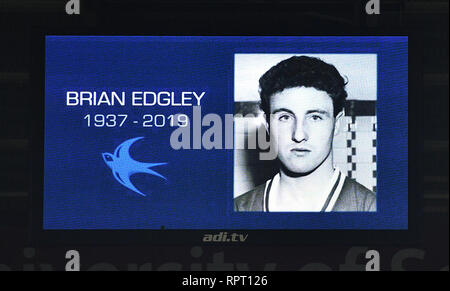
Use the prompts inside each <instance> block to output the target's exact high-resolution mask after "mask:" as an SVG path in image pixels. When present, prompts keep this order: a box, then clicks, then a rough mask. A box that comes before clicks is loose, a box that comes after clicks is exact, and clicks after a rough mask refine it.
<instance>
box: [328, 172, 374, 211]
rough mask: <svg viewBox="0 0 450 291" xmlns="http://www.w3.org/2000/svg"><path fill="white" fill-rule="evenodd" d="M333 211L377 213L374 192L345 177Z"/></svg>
mask: <svg viewBox="0 0 450 291" xmlns="http://www.w3.org/2000/svg"><path fill="white" fill-rule="evenodd" d="M333 211H365V212H373V211H377V197H376V195H375V193H374V192H372V191H370V190H369V189H367V188H366V187H364V186H363V185H361V184H360V183H358V182H356V181H355V180H353V179H351V178H348V177H346V178H345V181H344V185H343V186H342V190H341V193H340V195H339V198H338V200H337V201H336V204H335V206H334V208H333Z"/></svg>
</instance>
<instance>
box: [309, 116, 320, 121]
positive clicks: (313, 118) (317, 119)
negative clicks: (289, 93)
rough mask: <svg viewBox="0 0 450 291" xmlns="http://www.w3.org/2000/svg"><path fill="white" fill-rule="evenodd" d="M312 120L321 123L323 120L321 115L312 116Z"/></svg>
mask: <svg viewBox="0 0 450 291" xmlns="http://www.w3.org/2000/svg"><path fill="white" fill-rule="evenodd" d="M311 119H312V120H313V121H319V120H322V119H323V118H322V116H320V115H311Z"/></svg>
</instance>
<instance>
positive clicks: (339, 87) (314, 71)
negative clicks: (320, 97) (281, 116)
mask: <svg viewBox="0 0 450 291" xmlns="http://www.w3.org/2000/svg"><path fill="white" fill-rule="evenodd" d="M345 85H347V82H346V81H345V80H344V78H342V76H341V75H340V74H339V72H338V71H337V70H336V68H335V67H334V66H333V65H330V64H327V63H325V62H324V61H322V60H321V59H318V58H313V57H307V56H294V57H291V58H289V59H286V60H284V61H281V62H280V63H278V64H277V65H275V66H273V67H272V68H270V70H268V71H267V72H266V73H265V74H264V75H262V77H261V78H260V79H259V87H260V91H259V94H260V96H261V109H262V110H263V111H264V113H265V114H266V118H269V116H270V97H271V96H272V95H274V94H275V93H278V92H281V91H283V90H284V89H286V88H294V87H313V88H316V89H317V90H321V91H325V92H327V93H328V95H329V96H330V97H331V99H332V100H333V109H334V117H336V116H337V114H338V113H339V112H341V111H342V109H343V108H344V102H345V98H347V92H346V91H345Z"/></svg>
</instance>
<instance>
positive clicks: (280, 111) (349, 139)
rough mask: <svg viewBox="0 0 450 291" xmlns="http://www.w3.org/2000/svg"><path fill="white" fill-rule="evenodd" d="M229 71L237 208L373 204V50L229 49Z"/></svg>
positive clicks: (370, 207) (331, 208) (350, 208)
mask: <svg viewBox="0 0 450 291" xmlns="http://www.w3.org/2000/svg"><path fill="white" fill-rule="evenodd" d="M234 72H235V75H234V97H235V99H234V100H235V119H234V120H235V150H234V208H235V209H234V210H235V211H239V212H246V211H259V212H375V211H377V203H376V202H377V199H376V186H377V174H376V173H377V172H376V171H377V152H376V149H377V143H376V142H377V116H376V100H377V55H376V54H302V53H299V54H235V71H234ZM261 134H263V135H266V137H265V138H266V139H268V140H269V143H270V145H269V148H267V147H266V148H264V147H265V146H264V145H262V144H261V142H260V140H261V137H260V135H261ZM269 136H270V137H269ZM274 149H275V155H272V158H266V157H267V153H268V152H269V153H270V152H274ZM264 153H265V154H266V157H265V156H264Z"/></svg>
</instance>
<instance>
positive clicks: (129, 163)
mask: <svg viewBox="0 0 450 291" xmlns="http://www.w3.org/2000/svg"><path fill="white" fill-rule="evenodd" d="M143 138H144V137H135V138H132V139H129V140H126V141H124V142H123V143H121V144H120V145H119V146H118V147H117V148H116V150H115V151H114V154H110V153H103V154H102V156H103V160H104V161H105V163H106V165H107V166H108V167H110V168H111V170H112V172H113V175H114V178H116V180H117V181H118V182H119V183H120V184H122V185H123V186H125V187H127V188H128V189H130V190H132V191H134V192H136V193H138V194H139V195H142V196H146V195H145V194H143V193H142V192H141V191H139V190H138V189H137V188H136V187H135V186H134V185H133V183H131V180H130V177H131V176H132V175H134V174H138V173H146V174H150V175H154V176H157V177H160V178H162V179H164V180H167V179H166V178H165V177H164V176H162V175H161V174H159V173H157V172H155V171H153V170H151V169H150V168H153V167H156V166H161V165H166V164H167V163H142V162H138V161H136V160H134V159H133V158H132V157H131V156H130V147H131V145H132V144H133V143H134V142H136V141H138V140H140V139H143Z"/></svg>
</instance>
